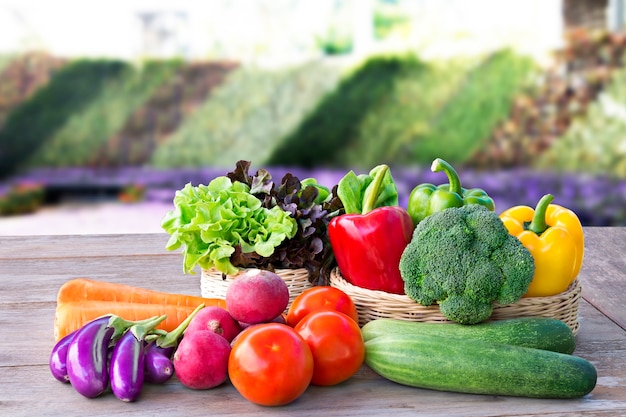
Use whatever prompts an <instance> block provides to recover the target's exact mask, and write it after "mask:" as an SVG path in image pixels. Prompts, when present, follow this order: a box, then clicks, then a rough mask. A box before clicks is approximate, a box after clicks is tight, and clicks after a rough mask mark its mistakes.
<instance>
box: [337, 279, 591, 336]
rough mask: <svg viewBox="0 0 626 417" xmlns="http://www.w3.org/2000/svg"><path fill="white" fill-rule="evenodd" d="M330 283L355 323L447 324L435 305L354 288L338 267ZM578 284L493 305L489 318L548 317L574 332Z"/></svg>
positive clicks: (575, 330) (577, 281) (576, 324)
mask: <svg viewBox="0 0 626 417" xmlns="http://www.w3.org/2000/svg"><path fill="white" fill-rule="evenodd" d="M330 285H332V286H333V287H337V288H339V289H340V290H342V291H344V292H345V293H346V294H348V295H349V296H350V297H352V300H353V301H354V303H355V304H356V307H357V310H358V312H359V324H360V325H361V326H363V325H364V324H365V323H367V322H369V321H371V320H374V319H378V318H396V319H402V320H411V321H420V322H431V323H434V322H441V323H449V322H450V320H448V319H447V318H446V317H445V316H444V315H443V314H441V311H439V306H438V305H437V304H433V305H431V306H428V307H426V306H422V305H420V304H418V303H416V302H415V301H413V300H412V299H411V298H409V296H407V295H399V294H391V293H387V292H384V291H374V290H368V289H365V288H361V287H357V286H354V285H352V284H350V283H349V282H347V281H346V280H345V279H343V277H342V276H341V273H340V271H339V269H338V268H335V269H334V270H333V271H332V272H331V275H330ZM580 297H581V286H580V282H579V280H576V281H574V283H572V285H570V287H569V288H568V289H567V290H565V291H564V292H562V293H561V294H557V295H554V296H550V297H529V298H522V299H521V300H519V301H518V302H516V303H514V304H508V305H500V304H495V305H494V309H493V314H492V316H491V318H490V320H502V319H508V318H514V317H537V316H540V317H552V318H556V319H559V320H561V321H563V322H564V323H565V324H567V325H568V326H569V327H570V329H572V332H573V333H574V334H576V333H578V329H579V327H580V323H579V322H578V304H579V303H580Z"/></svg>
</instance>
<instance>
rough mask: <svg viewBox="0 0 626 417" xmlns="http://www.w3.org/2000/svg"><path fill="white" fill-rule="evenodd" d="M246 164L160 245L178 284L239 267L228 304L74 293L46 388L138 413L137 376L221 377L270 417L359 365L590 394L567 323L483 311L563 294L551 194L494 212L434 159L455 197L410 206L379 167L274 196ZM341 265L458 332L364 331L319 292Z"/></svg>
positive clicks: (473, 388) (193, 205)
mask: <svg viewBox="0 0 626 417" xmlns="http://www.w3.org/2000/svg"><path fill="white" fill-rule="evenodd" d="M249 167H250V163H249V162H247V161H239V163H238V164H237V166H236V169H235V170H234V171H233V172H230V173H228V174H227V175H225V176H221V177H217V178H215V179H214V180H212V181H211V182H209V184H208V185H206V186H204V185H200V186H197V187H194V186H191V185H190V184H187V185H186V186H185V188H183V189H182V190H180V191H178V192H177V193H176V196H175V198H174V204H175V209H174V210H173V211H171V212H169V213H167V214H166V216H165V218H164V219H163V223H162V226H163V228H164V229H165V230H167V231H168V232H169V233H170V235H171V236H170V239H169V242H168V244H167V249H175V248H179V247H182V248H183V255H184V260H183V265H184V271H185V272H192V270H193V268H194V267H196V266H201V267H202V268H209V267H214V268H217V269H218V270H220V271H222V272H223V273H232V272H234V271H237V270H239V269H245V271H244V272H243V273H241V274H239V275H238V276H237V279H235V280H233V282H232V283H231V284H230V285H229V287H228V290H227V292H226V296H225V299H224V300H220V299H211V298H202V297H195V296H187V295H177V294H167V293H161V292H156V291H150V290H146V289H140V288H134V287H131V286H126V285H121V284H112V283H102V282H98V281H93V280H89V279H85V278H80V279H75V280H71V281H69V282H67V283H66V284H65V285H63V286H62V287H61V289H60V290H59V294H58V296H57V311H56V318H55V336H56V338H57V344H56V346H55V347H54V348H53V350H52V353H51V356H50V369H51V372H52V374H53V376H54V377H55V378H56V379H58V380H60V381H63V382H70V383H71V385H72V386H73V387H74V388H75V389H76V390H77V391H78V392H79V393H81V394H82V395H84V396H86V397H90V398H92V397H96V396H99V395H101V394H102V393H103V392H104V391H105V390H106V389H107V387H109V386H110V387H111V391H112V392H113V394H114V395H116V396H117V397H118V398H120V399H121V400H123V401H135V400H136V399H137V398H138V397H139V395H140V392H141V387H142V385H143V383H144V380H145V381H148V382H164V381H167V380H169V379H170V378H171V377H172V375H176V377H177V379H178V381H179V382H180V383H181V384H183V385H184V386H186V387H188V388H190V389H196V390H207V389H212V388H215V387H217V386H219V385H221V384H223V383H225V382H226V381H230V383H232V385H233V386H234V387H235V389H236V390H237V391H238V392H239V393H240V394H241V395H242V397H244V398H245V399H247V400H249V401H251V402H253V403H255V404H259V405H265V406H279V405H285V404H289V403H291V402H293V401H294V400H295V399H297V398H299V397H300V396H301V395H303V394H304V393H305V392H306V390H307V388H308V387H309V386H310V385H319V386H334V385H337V384H340V383H341V382H344V381H346V380H347V379H349V378H351V377H352V376H353V375H354V374H355V373H356V372H357V371H358V369H359V368H360V367H361V366H362V364H363V363H365V364H367V365H368V366H369V367H370V368H371V369H372V370H374V371H375V372H376V373H378V374H379V375H381V376H382V377H384V378H387V379H389V380H392V381H395V382H397V383H400V384H404V385H408V386H414V387H420V388H428V389H434V390H443V391H455V392H466V393H478V394H489V395H510V396H524V397H538V398H578V397H582V396H584V395H586V394H588V393H590V392H591V391H592V390H593V388H594V387H595V384H596V380H597V373H596V369H595V368H594V366H593V365H592V364H591V363H589V362H588V361H586V360H585V359H583V358H580V357H577V356H574V355H573V352H574V350H575V348H576V344H575V339H574V334H573V332H572V330H571V329H570V327H569V326H568V325H566V324H565V323H563V322H561V321H559V320H557V319H554V318H545V317H530V318H513V319H507V320H499V321H489V318H490V317H491V314H492V311H493V307H494V303H500V304H511V303H515V302H517V301H518V300H520V299H521V298H522V297H528V296H533V297H536V296H539V297H542V296H549V295H554V294H558V293H561V292H563V291H564V290H565V289H567V288H568V287H569V286H570V285H571V284H572V283H573V282H574V280H575V279H576V278H577V275H578V272H579V270H580V268H581V264H582V260H583V256H584V237H583V232H582V227H581V225H580V222H579V221H578V218H577V217H576V215H575V214H574V213H573V212H572V211H571V210H568V209H567V208H564V207H561V206H558V205H555V204H552V201H553V196H552V195H550V194H548V195H546V196H544V197H543V198H542V199H541V200H540V201H539V202H538V204H537V207H536V208H535V209H533V208H530V207H525V206H519V207H512V208H510V209H507V210H505V211H503V212H502V213H501V214H500V215H498V214H497V213H496V212H495V206H494V204H493V200H492V199H491V198H490V197H489V195H488V194H487V193H486V192H485V191H484V190H482V189H465V188H463V187H462V186H461V182H460V179H459V175H458V173H457V172H456V171H455V170H454V168H453V167H452V166H451V165H450V164H448V163H447V162H446V161H443V160H441V159H436V160H435V161H434V162H433V165H432V167H431V168H432V170H433V171H435V172H439V171H443V172H444V173H445V174H446V176H447V177H448V179H449V184H442V185H439V186H435V185H433V184H419V185H417V186H416V187H415V189H414V190H413V193H412V194H411V198H410V200H409V203H408V207H407V208H404V207H401V206H400V205H399V204H398V192H397V188H396V185H395V183H394V180H393V177H392V175H391V171H390V169H389V167H388V166H387V165H379V166H376V167H374V168H373V169H372V170H371V171H370V172H369V173H367V174H361V175H357V174H355V173H354V172H353V171H350V172H348V173H347V174H346V175H345V176H344V178H342V180H341V181H340V182H339V183H338V184H337V185H336V186H335V187H333V189H332V191H331V190H330V189H329V188H327V187H325V186H323V185H321V184H318V183H317V181H316V180H315V179H313V178H307V179H305V180H302V181H300V180H299V179H298V178H296V177H295V176H293V175H291V174H286V175H285V176H284V177H283V179H282V182H281V183H280V184H278V185H276V184H275V183H274V182H273V181H272V178H271V175H270V174H269V172H267V171H266V170H263V169H260V170H258V171H257V173H256V174H255V175H254V176H251V175H250V174H249V173H248V170H249ZM555 259H556V261H555ZM335 262H336V267H338V268H339V270H340V271H341V273H342V275H343V277H344V278H345V279H346V280H347V281H348V282H350V283H352V284H353V285H355V286H359V287H362V288H366V289H370V290H377V291H384V292H389V293H395V294H405V295H407V296H408V297H409V298H410V299H413V300H414V301H415V302H416V304H417V303H419V304H421V305H424V306H427V305H431V304H433V303H437V304H438V305H439V308H440V310H441V312H442V314H443V315H444V316H445V317H446V318H448V319H449V320H451V321H452V322H454V323H419V322H409V321H401V320H397V319H376V320H372V321H370V322H368V323H367V324H365V325H364V326H363V327H362V328H359V325H358V323H359V314H358V310H357V305H355V303H354V302H353V300H352V299H351V297H350V296H349V295H348V294H346V293H345V292H343V291H341V290H339V289H337V288H335V287H332V286H328V285H326V283H325V278H324V275H325V273H326V271H328V269H329V268H333V267H335ZM279 267H280V268H284V267H291V268H294V267H297V268H300V267H305V268H307V269H309V271H310V272H311V273H312V275H313V279H312V282H314V283H315V284H316V285H314V286H313V287H312V288H309V289H307V290H304V291H303V292H302V293H301V294H299V295H298V296H297V297H296V298H295V299H294V300H293V302H292V303H291V305H290V306H289V307H288V304H289V288H288V287H287V284H286V283H285V282H284V281H283V279H282V278H280V276H278V275H277V274H276V273H275V272H273V270H274V269H275V268H279ZM109 352H110V353H111V355H110V358H109V357H108V353H109Z"/></svg>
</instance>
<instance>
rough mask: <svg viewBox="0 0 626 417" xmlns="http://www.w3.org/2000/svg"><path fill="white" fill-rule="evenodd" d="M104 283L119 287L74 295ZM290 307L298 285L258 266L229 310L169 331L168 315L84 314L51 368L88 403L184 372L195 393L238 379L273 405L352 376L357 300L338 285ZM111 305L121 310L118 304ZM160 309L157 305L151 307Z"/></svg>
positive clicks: (155, 296)
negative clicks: (291, 288)
mask: <svg viewBox="0 0 626 417" xmlns="http://www.w3.org/2000/svg"><path fill="white" fill-rule="evenodd" d="M79 281H84V280H79ZM74 284H75V283H74V282H72V281H70V282H69V285H64V286H63V287H62V288H61V290H60V291H59V295H60V297H61V298H63V299H67V298H68V297H69V294H70V293H71V291H69V290H71V289H74V290H77V289H78V288H81V284H85V283H81V282H78V283H77V285H74ZM98 286H100V287H101V288H104V287H106V286H113V287H115V286H116V285H115V284H109V283H98V282H96V281H88V282H87V283H86V285H82V288H83V290H84V291H80V290H78V291H74V292H73V294H74V297H75V298H76V299H81V298H84V300H83V302H84V303H88V302H89V300H88V298H89V297H92V296H93V292H94V291H93V290H94V288H97V287H98ZM68 287H70V288H68ZM120 287H124V286H120ZM126 289H127V290H128V292H129V293H132V294H135V295H137V297H136V300H135V301H134V302H135V303H136V304H137V305H141V303H142V301H146V298H145V297H146V296H149V297H150V299H151V300H152V301H154V302H157V303H158V302H159V301H158V300H160V302H168V300H171V299H174V298H179V299H183V298H185V297H189V300H190V301H192V300H193V299H194V298H193V297H190V296H184V295H176V294H168V293H159V292H154V291H147V290H142V289H140V288H135V287H129V286H126ZM111 297H114V295H112V296H111ZM288 301H289V289H288V287H287V284H286V283H285V282H284V281H283V280H282V278H281V277H280V276H279V275H277V274H275V273H273V272H271V271H267V270H259V269H249V270H247V271H246V272H244V273H242V274H240V275H239V276H238V278H237V280H235V281H234V282H233V283H232V285H230V286H229V288H228V291H227V293H226V299H225V300H224V305H223V306H222V305H218V304H213V305H209V306H206V307H205V306H204V304H200V305H198V306H197V307H196V308H194V310H193V311H192V312H191V314H189V315H187V316H186V317H184V320H182V321H181V322H180V323H179V324H178V325H177V326H176V328H174V329H173V330H172V331H169V332H168V331H165V330H163V329H161V328H158V326H159V325H161V323H163V322H164V321H165V320H166V319H167V316H166V315H160V316H158V315H157V316H153V317H150V318H148V319H145V320H136V321H130V320H125V319H124V318H122V317H121V316H118V315H115V314H106V315H103V316H100V317H98V318H96V319H88V318H86V317H81V319H82V320H80V324H79V327H78V328H77V330H74V331H72V332H70V333H68V334H66V335H64V336H60V338H58V340H57V343H56V345H55V346H54V348H53V349H52V352H51V354H50V371H51V373H52V375H53V376H54V378H56V379H57V380H59V381H61V382H64V383H70V384H71V386H72V387H74V388H75V390H76V391H77V392H78V393H80V394H81V395H83V396H85V397H87V398H95V397H99V396H101V395H102V394H104V393H105V392H106V391H107V390H108V389H109V388H110V390H111V391H112V393H113V394H114V395H115V396H116V397H117V398H119V399H120V400H122V401H126V402H133V401H136V400H138V398H139V396H140V394H141V391H142V387H143V385H144V383H164V382H166V381H168V380H169V379H170V378H172V376H174V375H175V376H176V378H177V380H178V381H179V382H180V383H181V384H182V385H184V386H185V387H187V388H190V389H194V390H208V389H212V388H215V387H217V386H220V385H222V384H223V383H225V382H226V381H227V380H229V381H230V382H231V383H232V384H233V386H234V387H235V388H236V389H237V391H238V392H239V393H240V394H241V395H242V396H243V397H244V398H246V399H248V400H249V401H251V402H254V403H256V404H260V405H266V406H277V405H284V404H288V403H290V402H292V401H294V400H295V399H297V398H298V397H300V396H301V395H302V394H303V393H304V392H305V391H306V389H307V387H308V386H309V385H318V386H333V385H337V384H339V383H341V382H343V381H345V380H347V379H349V378H350V377H352V376H353V375H354V374H355V373H356V372H357V371H358V370H359V368H360V367H361V366H362V364H363V360H364V358H365V344H364V341H363V336H362V334H361V329H360V328H359V325H358V313H357V309H356V306H355V304H354V303H353V302H352V300H351V299H350V297H349V296H347V295H346V294H345V293H343V292H342V291H340V290H338V289H336V288H334V287H330V286H314V287H312V288H309V289H308V290H305V291H304V292H303V293H301V294H300V295H299V296H298V297H296V298H295V299H294V301H293V302H292V304H291V305H290V307H289V309H288V310H286V308H287V304H288ZM106 302H107V303H109V305H110V306H111V310H115V304H116V301H112V300H110V301H106ZM62 306H63V304H58V307H62ZM160 306H162V304H152V305H151V307H152V311H153V312H157V311H160ZM118 310H121V309H118ZM285 311H287V312H286V313H285ZM123 314H124V316H126V317H127V316H128V313H127V312H125V313H123ZM65 320H67V318H66V317H64V316H58V317H57V324H58V325H59V326H60V327H63V328H66V327H67V323H65ZM76 323H78V322H76ZM109 353H110V355H109Z"/></svg>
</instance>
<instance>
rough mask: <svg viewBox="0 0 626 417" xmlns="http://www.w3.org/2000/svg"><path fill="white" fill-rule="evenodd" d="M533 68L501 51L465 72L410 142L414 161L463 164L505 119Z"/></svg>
mask: <svg viewBox="0 0 626 417" xmlns="http://www.w3.org/2000/svg"><path fill="white" fill-rule="evenodd" d="M534 67H535V64H534V62H533V60H532V59H530V58H528V57H523V56H519V55H517V54H515V53H514V52H512V51H510V50H502V51H498V52H497V53H495V54H493V55H491V56H489V57H488V58H486V59H485V60H484V61H483V62H481V63H480V64H479V65H477V66H476V67H475V68H474V69H473V70H471V71H469V72H468V73H467V76H466V78H465V79H464V80H463V81H462V83H461V84H460V86H459V88H458V90H457V91H456V92H455V93H454V94H453V95H452V96H451V97H450V99H449V100H448V101H447V102H446V103H445V105H444V106H443V107H442V109H441V111H440V112H439V113H438V114H437V115H436V117H435V118H434V119H433V120H431V123H430V126H429V127H428V129H426V132H425V133H423V134H418V135H416V137H415V138H414V139H413V159H414V161H415V162H418V163H430V162H431V161H432V160H433V159H434V157H440V158H443V159H445V160H447V161H448V162H451V163H456V164H460V163H463V162H465V161H466V160H467V159H468V158H469V157H471V156H472V155H473V154H474V152H475V151H476V150H477V149H480V148H481V147H483V146H485V143H486V142H487V141H488V139H489V137H490V134H491V132H492V129H493V128H494V127H495V126H496V125H497V124H498V123H499V122H501V121H502V120H504V119H505V118H506V117H507V116H508V115H509V112H510V109H511V106H512V104H513V99H514V98H515V96H516V94H517V93H518V92H519V91H520V90H521V89H522V87H523V86H524V85H525V83H527V82H528V81H529V76H530V75H531V74H532V70H533V68H534Z"/></svg>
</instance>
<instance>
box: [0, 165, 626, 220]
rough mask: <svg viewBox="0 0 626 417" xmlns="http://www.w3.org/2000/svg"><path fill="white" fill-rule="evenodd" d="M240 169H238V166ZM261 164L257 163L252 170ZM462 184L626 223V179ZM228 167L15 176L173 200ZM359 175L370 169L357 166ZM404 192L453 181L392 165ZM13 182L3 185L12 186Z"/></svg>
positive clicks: (544, 176) (504, 199)
mask: <svg viewBox="0 0 626 417" xmlns="http://www.w3.org/2000/svg"><path fill="white" fill-rule="evenodd" d="M233 168H234V167H233ZM259 168H260V167H256V166H254V165H253V166H252V167H251V172H256V170H257V169H259ZM267 169H268V170H269V171H270V173H271V174H272V176H273V177H274V178H275V179H276V180H277V181H280V179H281V178H282V176H283V175H284V174H285V173H287V172H291V173H292V174H294V175H295V176H297V177H299V178H300V179H304V178H307V177H314V178H316V179H317V180H318V182H319V183H321V184H323V185H326V186H328V187H332V186H334V185H335V184H337V182H338V181H339V180H340V179H341V178H342V177H343V175H345V173H346V172H347V169H346V170H344V169H326V168H324V169H311V170H309V169H302V168H284V167H270V168H267ZM457 170H458V171H459V175H460V176H461V181H462V185H463V186H464V187H466V188H473V187H479V188H483V189H484V190H485V191H487V192H488V193H489V194H490V196H491V197H492V198H493V199H494V200H495V202H496V210H497V211H498V212H501V211H503V210H504V209H506V208H508V207H511V206H514V205H520V204H523V205H528V206H532V207H534V206H535V205H536V203H537V202H538V201H539V199H540V198H541V197H542V196H543V195H544V194H547V193H550V194H553V195H554V203H556V204H560V205H562V206H565V207H568V208H570V209H572V210H574V211H575V212H576V213H577V214H578V216H579V217H580V219H581V222H582V223H583V224H584V225H585V226H626V180H618V179H613V178H608V177H594V176H588V175H583V174H557V173H549V172H537V171H532V170H525V169H516V170H501V171H489V172H487V171H485V172H480V171H473V170H466V169H457ZM228 171H230V170H228V169H223V168H209V167H207V168H201V169H199V168H187V169H175V170H160V169H152V168H132V167H129V168H117V169H85V168H63V169H38V170H33V171H31V172H29V173H28V174H26V175H22V176H20V177H19V178H14V179H12V180H11V182H20V181H25V180H28V181H33V182H37V183H42V184H46V186H48V187H56V189H63V188H66V189H68V190H71V189H72V187H74V188H78V187H80V188H83V189H85V188H87V189H93V190H96V191H97V190H98V189H104V188H107V187H109V188H116V187H117V188H119V189H123V188H124V187H126V186H128V185H133V184H135V185H142V186H143V187H145V190H146V191H145V199H147V200H151V201H160V202H167V201H171V200H172V199H173V197H174V193H175V192H176V190H178V189H181V188H182V187H183V186H184V185H185V184H186V183H188V182H191V183H192V184H194V185H197V184H206V183H208V182H209V181H211V180H212V179H213V178H215V177H217V176H219V175H225V174H226V173H227V172H228ZM355 172H356V173H357V174H360V173H363V172H364V171H359V170H355ZM392 174H393V176H394V179H395V181H396V184H397V187H398V191H399V194H400V205H402V206H404V207H406V205H407V201H408V197H409V194H410V192H411V190H412V189H413V187H415V186H416V185H418V184H420V183H423V182H430V183H433V184H441V183H445V182H446V181H447V178H446V177H445V175H444V174H443V173H433V172H431V171H430V170H429V169H428V168H392ZM7 185H8V184H2V186H3V187H6V186H7Z"/></svg>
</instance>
